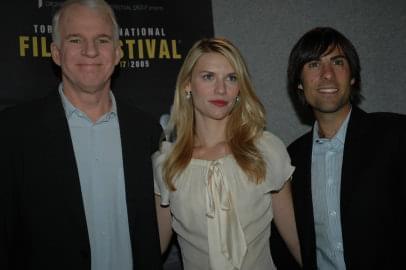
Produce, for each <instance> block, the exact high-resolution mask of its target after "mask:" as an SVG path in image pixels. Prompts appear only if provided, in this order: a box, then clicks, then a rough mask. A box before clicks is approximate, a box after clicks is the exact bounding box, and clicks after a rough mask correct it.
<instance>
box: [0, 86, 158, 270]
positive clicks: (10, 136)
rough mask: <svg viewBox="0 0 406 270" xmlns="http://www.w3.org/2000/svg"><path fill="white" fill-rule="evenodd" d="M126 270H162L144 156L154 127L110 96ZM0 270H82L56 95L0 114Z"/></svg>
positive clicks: (84, 238) (76, 190) (83, 239)
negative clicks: (128, 248)
mask: <svg viewBox="0 0 406 270" xmlns="http://www.w3.org/2000/svg"><path fill="white" fill-rule="evenodd" d="M116 102H117V113H118V117H119V125H120V134H121V144H122V152H123V153H122V154H123V165H124V176H125V188H126V201H127V210H128V219H129V228H130V237H131V244H132V251H133V263H134V269H137V270H138V269H145V270H151V269H162V266H161V261H160V246H159V237H158V230H157V223H156V213H155V202H154V191H153V179H152V177H153V176H152V168H151V159H150V156H151V154H152V153H153V152H154V151H155V150H156V148H157V146H158V142H159V136H160V133H161V131H160V127H159V125H158V124H155V121H154V120H152V119H151V118H150V117H148V116H147V115H146V114H145V113H143V112H141V111H139V110H138V109H136V108H134V106H133V105H131V104H130V103H128V102H127V101H126V100H125V99H123V98H120V97H119V96H116ZM0 125H1V126H2V131H1V135H0V145H1V147H0V149H1V150H0V151H1V153H0V177H1V179H0V189H1V191H0V192H1V193H0V194H1V206H0V207H1V208H0V209H1V212H0V269H75V270H76V269H90V252H91V251H90V244H89V237H88V231H87V226H86V218H85V212H84V206H83V201H82V194H81V190H80V182H79V176H78V170H77V166H76V161H75V156H74V152H73V145H72V141H71V137H70V132H69V127H68V123H67V120H66V116H65V111H64V109H63V106H62V103H61V99H60V96H59V94H58V93H57V92H56V91H55V92H54V93H52V94H51V95H50V96H48V97H46V98H44V99H42V100H39V101H35V102H32V103H29V104H25V105H22V106H17V107H15V108H12V109H9V110H7V111H5V112H2V113H1V114H0Z"/></svg>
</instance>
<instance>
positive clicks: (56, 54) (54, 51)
mask: <svg viewBox="0 0 406 270" xmlns="http://www.w3.org/2000/svg"><path fill="white" fill-rule="evenodd" d="M51 56H52V60H54V62H55V64H57V65H58V66H60V65H61V51H60V49H59V48H58V46H57V45H56V44H55V43H54V42H52V43H51Z"/></svg>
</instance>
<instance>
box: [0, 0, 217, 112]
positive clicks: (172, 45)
mask: <svg viewBox="0 0 406 270" xmlns="http://www.w3.org/2000/svg"><path fill="white" fill-rule="evenodd" d="M61 2H63V1H47V0H14V1H4V2H2V3H1V4H0V5H1V11H0V22H1V24H0V25H1V28H2V30H3V31H2V33H1V54H0V78H1V88H0V110H2V109H4V108H5V107H8V106H11V105H14V104H17V103H20V102H23V101H26V100H29V99H34V98H37V97H41V96H44V95H46V94H47V93H49V91H55V90H56V86H57V84H58V82H59V80H60V74H59V67H57V66H56V65H54V64H53V63H52V59H51V57H50V43H51V33H52V26H51V24H52V22H51V18H52V14H53V13H54V12H55V10H56V8H57V7H58V6H59V5H60V3H61ZM108 2H109V3H110V4H111V5H112V7H113V9H114V11H115V13H116V16H117V20H118V23H119V24H120V27H121V30H122V31H121V35H120V40H121V42H122V50H123V53H124V57H123V58H122V60H121V62H120V64H119V67H117V68H116V71H115V74H114V77H113V87H112V88H113V91H115V92H117V91H120V94H123V95H126V96H128V98H129V99H131V100H132V101H133V102H134V103H135V104H137V105H138V106H139V107H141V108H142V109H144V110H146V111H148V112H150V113H152V114H153V115H154V116H155V117H156V118H158V117H159V116H160V115H161V114H163V113H167V112H168V111H169V108H170V104H171V103H172V97H173V91H174V88H175V80H176V75H177V72H178V70H179V68H180V65H181V64H182V61H183V59H184V57H185V55H186V53H187V51H188V50H189V48H190V47H191V46H192V44H193V43H194V42H195V41H196V40H198V39H200V38H202V37H211V36H213V19H212V10H211V1H210V0H199V1H190V0H171V1H168V0H166V1H165V0H161V1H153V0H152V1H151V0H145V1H135V0H133V1H128V0H127V1H119V0H111V1H108Z"/></svg>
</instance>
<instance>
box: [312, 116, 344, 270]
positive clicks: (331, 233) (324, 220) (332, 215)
mask: <svg viewBox="0 0 406 270" xmlns="http://www.w3.org/2000/svg"><path fill="white" fill-rule="evenodd" d="M350 114H351V112H350V113H349V114H348V115H347V118H346V119H345V120H344V122H343V124H342V125H341V127H340V129H339V130H338V132H337V134H336V135H335V136H334V137H333V138H331V139H326V138H320V137H319V132H318V131H319V127H318V124H317V122H316V123H315V125H314V129H313V151H312V176H311V177H312V199H313V212H314V224H315V233H316V256H317V267H318V269H322V270H332V269H340V270H341V269H346V268H345V262H344V250H343V238H342V233H341V214H340V190H341V189H340V187H341V169H342V164H343V153H344V142H345V134H346V132H347V126H348V119H349V117H350Z"/></svg>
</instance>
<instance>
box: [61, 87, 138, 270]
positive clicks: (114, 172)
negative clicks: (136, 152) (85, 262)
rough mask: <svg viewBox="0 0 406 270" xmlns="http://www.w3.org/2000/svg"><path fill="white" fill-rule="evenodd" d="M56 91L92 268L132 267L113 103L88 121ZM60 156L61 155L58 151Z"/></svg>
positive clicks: (118, 135)
mask: <svg viewBox="0 0 406 270" xmlns="http://www.w3.org/2000/svg"><path fill="white" fill-rule="evenodd" d="M59 93H60V95H61V98H62V103H63V106H64V109H65V113H66V117H67V119H68V124H69V129H70V133H71V137H72V143H73V149H74V152H75V158H76V163H77V166H78V171H79V178H80V186H81V191H82V198H83V203H84V208H85V215H86V222H87V229H88V233H89V240H90V250H91V269H92V270H117V269H120V270H130V269H132V252H131V241H130V233H129V226H128V215H127V204H126V194H125V182H124V173H123V159H122V151H121V139H120V128H119V123H118V117H117V109H116V102H115V99H114V96H113V94H112V93H111V92H110V98H111V101H112V109H111V111H110V112H108V113H106V114H105V115H103V116H102V117H101V118H100V119H99V120H97V122H96V123H93V122H92V121H91V120H90V119H89V118H88V117H87V116H86V114H85V113H83V112H82V111H80V110H79V109H77V108H75V107H74V106H73V105H72V104H71V103H70V102H69V100H68V99H67V98H66V96H65V95H64V94H63V92H62V85H60V86H59ZM61 154H63V153H61Z"/></svg>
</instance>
